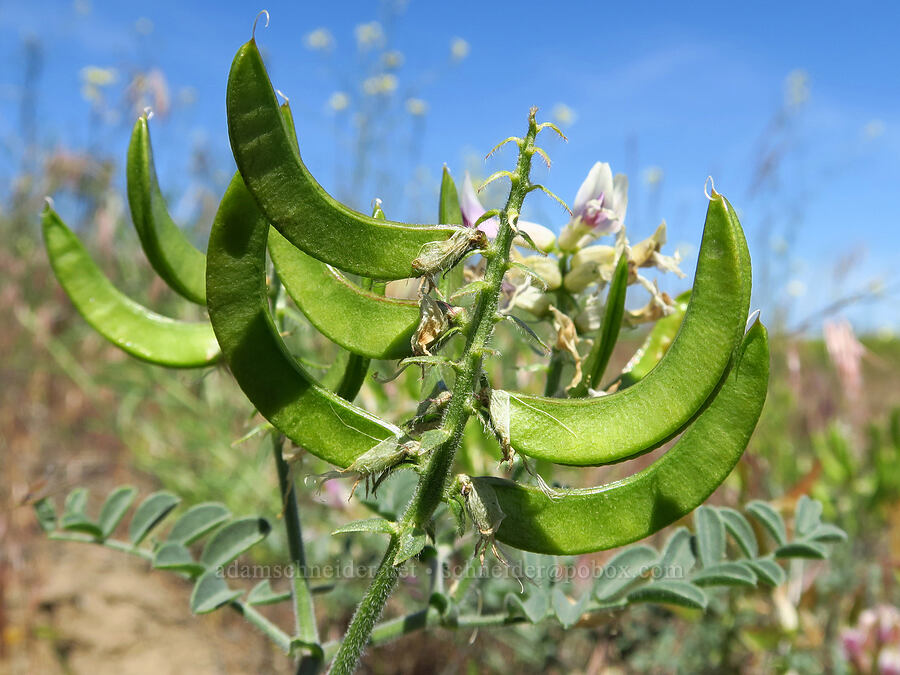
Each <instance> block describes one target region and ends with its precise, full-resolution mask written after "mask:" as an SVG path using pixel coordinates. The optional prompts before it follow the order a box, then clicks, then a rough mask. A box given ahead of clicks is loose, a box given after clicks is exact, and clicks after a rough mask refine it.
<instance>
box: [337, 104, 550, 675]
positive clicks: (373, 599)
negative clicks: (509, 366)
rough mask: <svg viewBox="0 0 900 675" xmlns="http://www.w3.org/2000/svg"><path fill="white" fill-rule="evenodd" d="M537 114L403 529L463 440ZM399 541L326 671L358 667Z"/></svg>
mask: <svg viewBox="0 0 900 675" xmlns="http://www.w3.org/2000/svg"><path fill="white" fill-rule="evenodd" d="M535 113H536V109H532V110H531V112H530V114H529V117H528V133H527V134H526V136H525V138H524V139H523V141H522V145H521V146H520V148H519V158H518V161H517V163H516V170H515V171H514V172H513V173H512V174H511V175H510V183H511V185H510V190H509V197H508V199H507V201H506V208H504V209H503V211H501V212H500V228H499V231H498V232H497V237H496V239H495V240H494V242H493V244H492V245H491V246H490V247H489V248H488V249H486V250H485V251H484V253H483V255H484V257H485V259H486V260H487V267H486V269H485V272H484V287H483V288H482V290H481V291H480V292H479V293H478V298H477V300H476V302H475V306H474V308H473V311H472V314H471V319H470V322H469V325H468V328H467V330H468V335H467V340H466V346H465V349H464V351H463V355H462V357H461V358H460V361H459V366H460V367H459V370H458V374H457V377H456V382H455V383H454V385H453V392H452V397H451V398H450V403H449V404H448V406H447V411H446V413H445V415H444V419H443V422H442V423H441V428H442V429H443V430H444V431H446V432H447V433H448V440H447V441H446V442H445V443H443V444H442V445H440V446H438V447H437V448H435V450H434V451H433V452H432V454H431V456H430V457H429V458H428V461H427V463H426V464H425V467H424V468H423V469H422V472H421V475H420V478H419V485H418V487H417V489H416V493H415V494H414V495H413V498H412V500H411V501H410V503H409V505H408V507H407V509H406V511H405V513H404V514H403V518H402V519H401V521H400V525H399V528H398V530H399V532H401V533H405V532H412V531H416V530H422V529H423V528H424V526H425V525H426V524H427V523H428V521H429V520H431V517H432V515H433V514H434V511H435V509H436V508H437V507H438V505H439V504H440V503H441V500H442V499H443V496H444V490H445V489H446V485H447V481H448V479H449V477H450V470H451V468H452V466H453V458H454V457H455V455H456V451H457V449H458V448H459V446H460V443H461V442H462V437H463V432H464V430H465V427H466V423H467V422H468V420H469V415H470V414H471V410H472V408H473V405H474V403H475V393H476V389H477V387H478V385H479V383H480V378H481V373H482V365H483V361H484V354H485V352H486V351H487V345H488V341H489V340H490V337H491V334H492V333H493V330H494V324H495V317H496V315H497V304H498V301H499V298H500V291H501V287H502V284H503V277H504V275H505V274H506V272H507V270H508V269H509V252H510V247H511V246H512V242H513V239H514V237H515V231H514V230H513V227H512V226H511V224H510V218H512V219H513V220H517V219H518V216H519V213H520V212H521V210H522V204H523V202H524V201H525V196H526V195H527V194H528V188H529V187H530V182H529V176H530V173H531V158H532V156H533V154H534V140H535V136H537V132H538V127H537V123H536V122H535V119H534V116H535ZM398 542H399V535H398V536H395V537H393V538H392V539H391V543H390V546H389V547H388V550H387V553H386V554H385V557H384V560H382V562H381V566H380V567H379V568H378V571H377V572H376V574H375V578H374V579H373V580H372V584H371V586H370V587H369V589H368V591H367V592H366V594H365V596H364V597H363V599H362V601H361V602H360V604H359V606H358V607H357V610H356V613H355V614H354V615H353V619H352V620H351V622H350V626H349V627H348V628H347V633H346V635H345V637H344V640H343V642H342V644H341V646H340V648H339V649H338V651H337V655H336V656H335V659H334V662H333V663H332V665H331V669H330V671H329V672H331V673H336V674H339V675H343V674H347V673H352V672H353V670H354V669H355V668H356V665H357V663H358V662H359V659H360V656H361V655H362V652H363V650H364V649H365V646H366V644H367V643H368V641H369V637H370V635H371V633H372V629H373V627H374V626H375V622H376V621H377V620H378V618H379V617H380V616H381V613H382V611H383V610H384V605H385V603H386V602H387V599H388V597H389V596H390V594H391V591H392V590H393V588H394V586H395V584H396V582H397V568H396V567H395V566H394V564H393V558H394V555H395V553H396V551H397V549H398V547H399V544H398Z"/></svg>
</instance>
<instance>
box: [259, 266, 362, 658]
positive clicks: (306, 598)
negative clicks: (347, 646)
mask: <svg viewBox="0 0 900 675" xmlns="http://www.w3.org/2000/svg"><path fill="white" fill-rule="evenodd" d="M269 293H270V294H271V296H270V297H271V299H272V300H271V302H272V313H273V314H274V315H275V316H276V317H278V318H277V319H276V321H277V323H278V329H279V330H281V331H283V330H284V318H283V315H280V314H279V312H278V309H279V305H280V304H281V303H282V302H283V300H284V285H283V284H282V283H281V279H280V278H279V276H278V274H277V272H274V271H273V273H272V283H271V286H270V289H269ZM366 367H368V363H367V364H366ZM270 438H271V440H272V454H273V456H274V458H275V469H276V472H277V473H278V488H279V494H280V495H281V503H282V508H283V510H284V528H285V532H286V533H287V540H288V552H289V554H290V556H291V566H292V567H293V572H294V574H293V595H294V622H295V630H296V639H297V641H299V642H301V643H303V644H304V645H305V646H307V647H309V648H310V649H311V651H312V655H311V656H306V657H304V658H303V659H302V660H301V665H302V667H303V668H304V669H305V670H306V671H307V672H316V671H318V670H319V669H320V667H321V661H320V658H319V657H318V656H317V654H318V653H319V652H320V648H319V631H318V628H317V626H316V611H315V604H314V602H313V594H312V591H311V589H310V584H309V579H308V578H307V576H306V552H305V551H304V548H303V527H302V525H301V524H300V505H299V503H298V502H297V489H296V485H295V484H294V475H293V473H292V472H291V469H290V467H289V466H288V463H287V462H286V461H285V460H284V454H283V452H282V449H283V445H284V436H282V435H281V434H280V433H277V432H275V431H272V432H271V433H270Z"/></svg>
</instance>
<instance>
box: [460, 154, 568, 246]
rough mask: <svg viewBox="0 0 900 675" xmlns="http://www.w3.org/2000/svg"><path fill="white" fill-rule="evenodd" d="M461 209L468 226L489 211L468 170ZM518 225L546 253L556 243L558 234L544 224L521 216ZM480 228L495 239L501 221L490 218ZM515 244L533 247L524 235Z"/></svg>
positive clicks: (461, 194) (479, 225) (464, 182)
mask: <svg viewBox="0 0 900 675" xmlns="http://www.w3.org/2000/svg"><path fill="white" fill-rule="evenodd" d="M459 209H460V211H462V217H463V225H465V226H466V227H472V226H473V225H475V223H476V222H478V219H479V218H481V217H482V216H483V215H484V214H485V213H486V212H487V211H486V210H485V208H484V207H483V206H482V205H481V202H480V201H479V200H478V194H477V193H476V192H475V186H473V185H472V178H471V177H470V176H469V172H468V171H467V172H466V177H465V180H464V181H463V186H462V191H461V192H460V195H459ZM516 227H517V228H518V229H519V230H521V231H522V232H524V233H526V234H527V235H528V236H529V237H531V239H532V241H534V243H535V245H536V246H537V247H538V249H539V250H541V251H544V252H545V253H546V252H548V251H550V250H551V249H552V248H553V244H554V243H556V235H555V234H553V232H551V231H550V230H549V229H548V228H546V227H544V226H543V225H538V224H537V223H532V222H529V221H527V220H522V219H521V218H520V219H519V221H518V223H517V224H516ZM478 229H479V230H481V231H482V232H484V233H485V234H486V235H487V236H488V238H489V239H493V238H494V237H496V236H497V232H498V231H499V229H500V221H499V220H497V218H496V217H495V218H489V219H487V220H485V221H483V222H481V223H479V224H478ZM515 244H516V246H525V247H526V248H531V246H530V245H529V244H528V243H527V241H526V240H525V239H524V238H522V237H517V238H516V240H515Z"/></svg>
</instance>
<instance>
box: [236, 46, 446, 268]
mask: <svg viewBox="0 0 900 675" xmlns="http://www.w3.org/2000/svg"><path fill="white" fill-rule="evenodd" d="M226 106H227V113H228V134H229V137H230V139H231V148H232V150H233V152H234V157H235V160H236V161H237V165H238V169H239V170H240V173H241V175H242V176H243V178H244V180H245V181H246V184H247V187H248V188H249V190H250V192H251V193H252V194H253V196H254V198H255V199H256V201H257V203H258V204H259V207H260V208H261V209H262V211H263V212H264V213H265V214H266V216H267V217H268V219H269V220H270V221H271V223H272V224H273V225H274V226H275V228H277V229H278V231H279V232H281V234H283V235H284V236H285V238H286V239H288V241H290V242H291V243H292V244H294V245H295V246H296V247H297V248H299V249H301V250H303V251H304V252H306V253H307V254H309V255H311V256H313V257H314V258H317V259H319V260H321V261H323V262H326V263H328V264H330V265H334V266H335V267H337V268H339V269H342V270H345V271H348V272H353V273H355V274H359V275H361V276H364V277H369V278H372V279H403V278H407V277H413V276H417V275H416V273H415V271H414V270H413V266H412V263H413V260H415V259H416V258H417V257H418V255H419V252H420V251H421V249H422V246H423V245H425V244H428V243H433V242H441V241H444V240H446V239H448V238H449V237H450V236H452V235H453V234H454V232H457V231H459V229H460V228H458V227H448V226H443V225H429V226H422V225H407V224H404V223H397V222H392V221H382V220H378V219H376V218H372V217H369V216H364V215H362V214H360V213H357V212H355V211H353V210H352V209H349V208H347V207H346V206H344V205H343V204H341V203H340V202H338V201H337V200H335V199H334V198H333V197H331V195H329V194H328V193H327V192H325V190H324V189H322V187H321V186H320V185H319V184H318V183H317V182H316V180H315V179H314V178H313V177H312V175H311V174H310V173H309V171H308V170H307V168H306V166H304V164H303V161H302V160H301V158H300V154H299V153H298V152H297V150H296V149H295V147H294V144H293V142H292V140H291V138H290V133H289V129H288V126H287V125H286V123H285V122H284V120H283V118H282V116H281V114H280V112H279V110H278V101H277V99H276V97H275V91H274V90H273V89H272V84H271V83H270V82H269V76H268V74H267V73H266V69H265V66H264V65H263V61H262V57H261V56H260V54H259V50H258V49H257V47H256V43H255V42H254V41H253V40H250V42H248V43H246V44H245V45H243V46H242V47H241V48H240V49H239V50H238V52H237V54H236V55H235V57H234V62H233V63H232V65H231V72H230V73H229V76H228V90H227V93H226Z"/></svg>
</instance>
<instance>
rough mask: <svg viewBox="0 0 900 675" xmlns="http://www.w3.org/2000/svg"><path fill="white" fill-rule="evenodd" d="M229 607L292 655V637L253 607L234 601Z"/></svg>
mask: <svg viewBox="0 0 900 675" xmlns="http://www.w3.org/2000/svg"><path fill="white" fill-rule="evenodd" d="M228 604H229V606H230V607H231V608H232V609H233V610H234V611H236V612H237V613H238V614H240V615H241V616H243V617H244V619H246V620H247V622H248V623H249V624H250V625H252V626H254V627H255V628H256V629H257V630H259V631H260V632H261V633H262V634H263V635H265V636H266V637H267V638H269V639H270V640H271V641H272V642H274V643H275V645H276V646H277V647H278V648H279V649H280V650H281V651H283V652H284V653H285V654H290V653H291V636H290V635H288V634H287V633H285V632H284V631H283V630H281V629H280V628H279V627H278V626H276V625H275V624H274V623H272V622H271V621H269V620H268V619H267V618H266V617H264V616H263V615H262V614H260V613H259V612H257V611H256V610H255V609H254V608H253V607H251V606H250V605H248V604H247V603H245V602H242V601H241V600H232V601H231V602H230V603H228Z"/></svg>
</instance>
